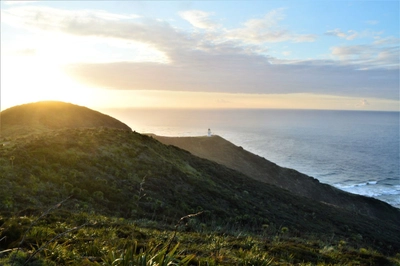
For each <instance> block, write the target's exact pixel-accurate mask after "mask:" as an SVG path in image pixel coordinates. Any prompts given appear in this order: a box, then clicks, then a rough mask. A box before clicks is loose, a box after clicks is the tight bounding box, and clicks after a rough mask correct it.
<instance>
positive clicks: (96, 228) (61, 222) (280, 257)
mask: <svg viewBox="0 0 400 266" xmlns="http://www.w3.org/2000/svg"><path fill="white" fill-rule="evenodd" d="M56 208H57V209H56ZM27 212H31V213H32V212H35V211H34V210H27ZM21 214H22V213H21ZM199 215H201V214H199ZM0 224H1V226H0V230H1V233H2V235H3V238H2V239H1V241H2V242H3V243H5V242H6V243H8V246H9V248H8V249H6V250H3V251H0V265H400V254H397V255H395V256H384V255H382V254H381V253H380V252H378V251H376V250H373V249H370V248H365V247H363V246H361V245H354V244H350V243H349V242H351V241H348V239H341V240H339V241H332V239H320V238H318V237H316V236H312V235H310V236H308V237H307V238H304V237H303V238H298V237H295V236H292V235H291V232H290V229H289V228H287V227H282V228H280V229H279V230H276V229H274V230H271V229H270V228H268V227H265V228H264V232H263V233H262V234H259V235H254V234H251V233H248V232H240V231H227V230H225V229H224V228H207V227H206V226H205V225H204V224H199V223H198V221H197V217H196V216H193V217H183V219H181V220H179V221H177V222H176V224H175V225H165V224H159V223H157V222H155V221H151V220H147V219H142V220H130V219H124V218H111V217H105V216H100V215H93V214H88V213H84V212H80V213H71V212H67V211H63V210H62V206H60V204H57V205H55V206H54V207H53V208H51V209H49V210H47V211H45V212H44V213H43V214H42V215H40V216H37V215H23V216H13V217H5V216H2V217H1V218H0Z"/></svg>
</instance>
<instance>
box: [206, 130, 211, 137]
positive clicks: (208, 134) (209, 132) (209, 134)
mask: <svg viewBox="0 0 400 266" xmlns="http://www.w3.org/2000/svg"><path fill="white" fill-rule="evenodd" d="M207 136H208V137H211V129H208V133H207Z"/></svg>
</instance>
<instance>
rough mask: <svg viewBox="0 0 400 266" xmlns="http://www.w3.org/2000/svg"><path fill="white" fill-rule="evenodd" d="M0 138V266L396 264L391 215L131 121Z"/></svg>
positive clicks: (397, 237)
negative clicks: (208, 154) (354, 207)
mask: <svg viewBox="0 0 400 266" xmlns="http://www.w3.org/2000/svg"><path fill="white" fill-rule="evenodd" d="M14 129H15V128H14ZM0 144H1V146H0V169H1V171H0V180H1V182H0V265H292V264H296V265H399V264H400V255H399V253H400V229H399V226H398V224H397V223H394V222H392V220H390V219H388V220H378V219H373V218H371V217H369V216H365V215H363V214H362V213H353V212H349V211H346V210H343V209H341V208H337V207H335V206H331V205H328V204H324V203H321V202H316V201H313V200H310V199H308V198H303V197H299V196H296V195H294V194H291V193H290V192H288V191H286V190H283V189H280V188H278V187H275V186H273V185H269V184H266V183H263V182H258V181H256V180H254V179H251V178H249V177H247V176H245V175H244V174H242V173H240V172H237V171H234V170H232V169H229V168H227V167H224V166H222V165H219V164H217V163H215V162H211V161H208V160H205V159H201V158H198V157H195V156H193V155H192V154H190V153H189V152H187V151H184V150H181V149H178V148H176V147H174V146H166V145H164V144H161V143H160V142H158V141H157V140H155V139H153V138H152V137H149V136H144V135H141V134H138V133H135V132H132V131H130V130H125V129H112V128H100V127H96V128H65V129H57V130H47V129H46V130H43V131H41V132H40V133H38V132H37V133H35V134H28V135H15V136H14V137H11V136H7V137H3V138H2V139H0ZM394 215H396V214H394Z"/></svg>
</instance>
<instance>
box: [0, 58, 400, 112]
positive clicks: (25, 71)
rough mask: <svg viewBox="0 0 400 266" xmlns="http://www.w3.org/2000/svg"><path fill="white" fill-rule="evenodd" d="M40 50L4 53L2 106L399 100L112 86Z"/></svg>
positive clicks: (379, 106) (345, 104) (369, 105)
mask: <svg viewBox="0 0 400 266" xmlns="http://www.w3.org/2000/svg"><path fill="white" fill-rule="evenodd" d="M53 57H54V54H53V56H47V57H45V56H43V55H40V54H39V55H37V54H32V55H5V56H3V57H2V59H1V60H2V63H3V64H4V65H7V68H3V69H2V79H1V110H5V109H7V108H10V107H12V106H15V105H20V104H25V103H31V102H38V101H63V102H69V103H73V104H77V105H82V106H86V107H89V108H94V109H99V108H100V109H101V108H185V109H194V108H195V109H240V108H247V109H252V108H258V109H264V108H265V109H271V108H273V109H330V110H383V111H385V110H388V111H390V110H396V108H397V102H396V101H390V100H383V99H374V98H366V99H360V98H354V97H340V96H330V95H315V94H307V93H297V94H294V93H293V94H246V93H218V92H190V91H166V90H113V89H110V88H96V87H93V86H90V85H87V84H84V83H80V82H78V80H74V79H73V78H71V77H70V76H68V75H67V74H66V73H65V72H64V71H63V63H64V62H62V61H65V60H61V59H62V58H64V59H65V58H66V57H68V56H67V55H66V54H65V55H63V56H62V57H61V59H60V58H53Z"/></svg>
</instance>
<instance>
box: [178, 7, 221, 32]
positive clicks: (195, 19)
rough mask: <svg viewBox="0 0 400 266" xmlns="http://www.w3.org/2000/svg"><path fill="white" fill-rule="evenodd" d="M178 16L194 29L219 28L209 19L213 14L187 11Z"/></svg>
mask: <svg viewBox="0 0 400 266" xmlns="http://www.w3.org/2000/svg"><path fill="white" fill-rule="evenodd" d="M179 15H180V16H181V17H182V18H183V19H185V20H187V21H188V22H189V23H190V24H192V25H193V26H194V27H196V28H200V29H208V30H212V29H216V28H218V27H220V25H219V24H218V23H216V22H215V21H213V20H212V19H211V18H210V16H212V15H213V14H212V13H209V12H204V11H201V10H188V11H183V12H180V13H179Z"/></svg>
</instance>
